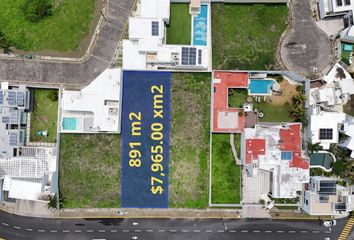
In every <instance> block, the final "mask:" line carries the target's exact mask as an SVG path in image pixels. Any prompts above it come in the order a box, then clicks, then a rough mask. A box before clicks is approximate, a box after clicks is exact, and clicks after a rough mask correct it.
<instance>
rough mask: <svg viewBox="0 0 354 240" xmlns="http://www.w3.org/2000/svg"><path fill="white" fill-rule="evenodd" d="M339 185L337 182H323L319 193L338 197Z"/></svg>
mask: <svg viewBox="0 0 354 240" xmlns="http://www.w3.org/2000/svg"><path fill="white" fill-rule="evenodd" d="M336 192H337V185H336V182H335V181H321V182H320V190H319V191H318V193H322V194H324V193H325V194H329V195H336Z"/></svg>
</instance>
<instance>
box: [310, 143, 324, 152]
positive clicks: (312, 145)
mask: <svg viewBox="0 0 354 240" xmlns="http://www.w3.org/2000/svg"><path fill="white" fill-rule="evenodd" d="M321 149H322V147H321V145H320V142H317V143H312V142H311V141H308V142H307V152H308V153H314V152H318V151H320V150H321Z"/></svg>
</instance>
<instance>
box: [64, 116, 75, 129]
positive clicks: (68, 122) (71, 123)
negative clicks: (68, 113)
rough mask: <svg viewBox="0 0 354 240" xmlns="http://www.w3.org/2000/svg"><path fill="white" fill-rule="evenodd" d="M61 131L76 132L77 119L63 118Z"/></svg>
mask: <svg viewBox="0 0 354 240" xmlns="http://www.w3.org/2000/svg"><path fill="white" fill-rule="evenodd" d="M63 130H77V119H76V118H63Z"/></svg>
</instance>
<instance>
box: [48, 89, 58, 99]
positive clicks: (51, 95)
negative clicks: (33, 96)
mask: <svg viewBox="0 0 354 240" xmlns="http://www.w3.org/2000/svg"><path fill="white" fill-rule="evenodd" d="M47 97H48V98H49V99H50V100H51V101H52V102H56V101H58V91H57V90H54V89H51V90H50V91H49V92H48V95H47Z"/></svg>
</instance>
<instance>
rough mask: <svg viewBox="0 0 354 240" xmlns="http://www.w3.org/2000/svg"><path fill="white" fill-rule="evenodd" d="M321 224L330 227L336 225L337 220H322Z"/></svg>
mask: <svg viewBox="0 0 354 240" xmlns="http://www.w3.org/2000/svg"><path fill="white" fill-rule="evenodd" d="M323 225H324V226H325V227H332V226H335V225H337V221H336V220H328V221H324V222H323Z"/></svg>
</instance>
